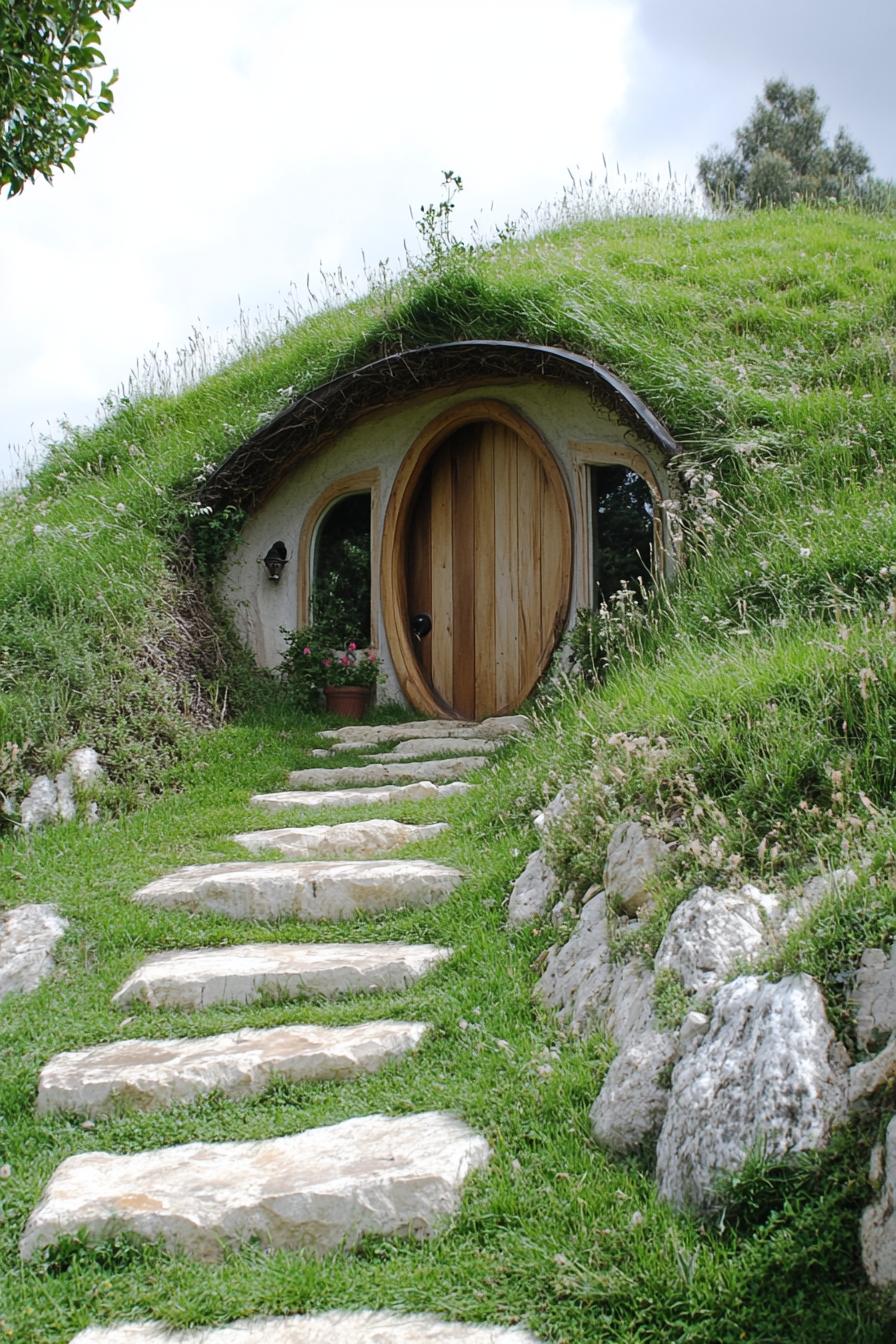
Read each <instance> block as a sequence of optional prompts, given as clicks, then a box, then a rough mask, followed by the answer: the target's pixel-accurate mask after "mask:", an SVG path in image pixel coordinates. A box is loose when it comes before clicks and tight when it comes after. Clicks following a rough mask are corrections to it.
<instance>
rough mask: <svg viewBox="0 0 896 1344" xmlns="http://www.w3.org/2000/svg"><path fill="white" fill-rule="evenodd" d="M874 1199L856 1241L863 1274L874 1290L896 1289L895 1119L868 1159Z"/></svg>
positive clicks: (864, 1217) (891, 1290) (863, 1216)
mask: <svg viewBox="0 0 896 1344" xmlns="http://www.w3.org/2000/svg"><path fill="white" fill-rule="evenodd" d="M871 1179H872V1184H873V1185H875V1186H877V1191H876V1194H877V1199H876V1200H875V1202H874V1203H873V1204H869V1205H868V1207H867V1208H866V1209H865V1211H864V1213H863V1214H862V1222H861V1226H860V1233H859V1239H860V1242H861V1246H862V1263H863V1264H864V1266H865V1273H866V1274H867V1275H868V1278H869V1279H870V1280H871V1282H872V1283H873V1284H874V1286H875V1288H882V1289H884V1290H887V1291H889V1292H890V1293H892V1292H893V1290H894V1289H896V1115H894V1116H893V1118H892V1120H891V1121H890V1123H889V1124H888V1125H887V1132H886V1135H885V1138H884V1142H883V1144H882V1145H879V1146H878V1147H876V1148H875V1149H874V1152H873V1153H872V1156H871Z"/></svg>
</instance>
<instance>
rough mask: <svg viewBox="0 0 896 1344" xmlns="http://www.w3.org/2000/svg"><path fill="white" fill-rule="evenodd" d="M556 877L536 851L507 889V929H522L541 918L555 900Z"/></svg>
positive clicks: (541, 854) (544, 859) (537, 850)
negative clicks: (508, 895) (523, 926)
mask: <svg viewBox="0 0 896 1344" xmlns="http://www.w3.org/2000/svg"><path fill="white" fill-rule="evenodd" d="M556 887H557V878H556V877H555V875H554V873H553V871H552V869H551V868H550V867H549V865H548V862H547V860H546V858H545V857H544V853H543V852H542V851H541V850H540V849H536V850H535V852H534V854H530V855H529V857H528V859H527V860H526V866H525V868H524V869H523V871H522V872H521V873H520V875H519V877H518V878H517V879H516V881H515V882H514V884H513V886H512V887H511V889H510V901H509V904H508V909H507V927H508V928H509V929H518V928H521V927H522V925H523V924H529V923H531V921H532V920H533V919H536V918H538V917H539V916H540V915H544V914H545V913H546V912H547V909H548V906H549V905H550V904H551V902H552V900H553V899H554V892H555V891H556Z"/></svg>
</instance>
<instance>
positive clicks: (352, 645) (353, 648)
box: [348, 640, 358, 653]
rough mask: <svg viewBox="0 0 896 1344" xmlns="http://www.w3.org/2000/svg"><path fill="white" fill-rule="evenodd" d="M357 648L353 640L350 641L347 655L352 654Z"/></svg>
mask: <svg viewBox="0 0 896 1344" xmlns="http://www.w3.org/2000/svg"><path fill="white" fill-rule="evenodd" d="M357 647H358V646H357V644H356V643H355V642H354V640H352V642H351V644H349V646H348V651H349V653H354V651H355V649H356V648H357Z"/></svg>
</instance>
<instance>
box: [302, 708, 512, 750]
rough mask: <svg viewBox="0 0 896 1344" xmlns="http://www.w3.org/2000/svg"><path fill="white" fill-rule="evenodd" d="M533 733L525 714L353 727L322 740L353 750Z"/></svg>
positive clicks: (331, 730) (328, 731)
mask: <svg viewBox="0 0 896 1344" xmlns="http://www.w3.org/2000/svg"><path fill="white" fill-rule="evenodd" d="M531 731H532V725H531V724H530V722H529V720H528V719H527V718H526V716H525V714H501V715H498V716H497V717H495V718H491V719H483V721H482V722H481V723H475V722H472V721H471V720H469V719H417V720H416V721H414V722H412V723H379V724H362V723H357V724H350V725H347V726H346V727H345V728H329V729H325V730H324V731H323V732H321V733H318V737H323V738H326V739H327V740H328V741H330V742H344V743H351V744H352V746H375V745H378V744H379V743H381V742H397V741H398V740H399V739H401V740H402V741H408V740H409V739H410V738H412V737H451V738H464V737H488V738H493V737H513V736H521V735H524V734H526V733H529V732H531Z"/></svg>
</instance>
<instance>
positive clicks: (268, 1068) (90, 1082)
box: [37, 1021, 428, 1116]
mask: <svg viewBox="0 0 896 1344" xmlns="http://www.w3.org/2000/svg"><path fill="white" fill-rule="evenodd" d="M427 1030H428V1028H427V1026H426V1024H425V1023H423V1022H390V1021H382V1022H362V1023H360V1024H358V1025H357V1026H353V1027H321V1026H311V1025H305V1024H300V1025H298V1026H285V1027H269V1028H265V1029H262V1030H253V1029H252V1028H249V1027H246V1028H243V1030H242V1031H228V1032H224V1033H222V1034H221V1035H218V1036H199V1037H194V1038H189V1039H180V1040H163V1041H146V1040H131V1041H113V1042H112V1043H111V1044H110V1045H94V1046H89V1047H88V1048H87V1049H85V1050H68V1051H66V1052H65V1053H63V1054H59V1055H55V1056H54V1057H53V1059H51V1060H50V1062H49V1063H48V1064H47V1065H45V1066H44V1068H43V1069H42V1070H41V1074H40V1078H39V1080H38V1088H37V1109H38V1111H39V1112H40V1113H42V1114H43V1113H46V1112H48V1111H76V1112H78V1113H79V1114H80V1115H91V1116H94V1115H103V1114H105V1113H106V1112H108V1111H113V1110H114V1109H115V1108H116V1107H119V1106H122V1107H123V1106H128V1107H134V1108H135V1109H137V1110H141V1111H149V1110H154V1109H156V1108H157V1107H160V1106H171V1105H173V1104H175V1103H177V1102H188V1101H194V1100H195V1099H196V1098H197V1097H202V1096H207V1095H208V1093H210V1092H221V1093H223V1094H224V1096H227V1097H247V1096H253V1095H255V1094H256V1093H259V1092H264V1091H265V1089H266V1088H267V1087H268V1085H269V1084H270V1082H271V1081H272V1079H274V1078H285V1079H286V1080H287V1082H291V1083H297V1082H305V1081H308V1080H309V1079H313V1080H315V1081H321V1080H329V1079H336V1078H338V1079H342V1078H354V1077H356V1076H358V1075H359V1074H363V1073H374V1072H375V1071H376V1070H377V1069H380V1068H382V1067H383V1065H384V1064H388V1063H390V1062H391V1061H392V1060H395V1059H399V1058H401V1056H402V1055H404V1054H406V1053H407V1052H408V1051H409V1050H415V1049H416V1048H417V1046H418V1045H419V1044H420V1041H421V1040H422V1039H423V1036H424V1035H425V1033H426V1031H427Z"/></svg>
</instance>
